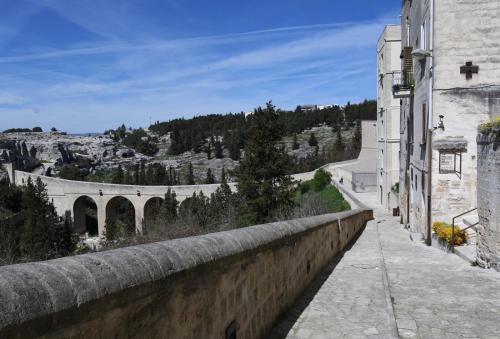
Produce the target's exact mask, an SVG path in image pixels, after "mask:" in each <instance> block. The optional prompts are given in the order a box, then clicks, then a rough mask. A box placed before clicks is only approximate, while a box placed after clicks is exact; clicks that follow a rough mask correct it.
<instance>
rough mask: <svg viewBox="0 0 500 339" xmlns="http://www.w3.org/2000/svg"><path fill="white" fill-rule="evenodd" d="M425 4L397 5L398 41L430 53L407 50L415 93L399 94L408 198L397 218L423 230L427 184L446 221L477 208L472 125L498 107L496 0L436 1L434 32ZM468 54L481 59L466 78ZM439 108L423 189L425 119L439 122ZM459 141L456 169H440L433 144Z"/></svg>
mask: <svg viewBox="0 0 500 339" xmlns="http://www.w3.org/2000/svg"><path fill="white" fill-rule="evenodd" d="M431 4H432V1H430V0H426V1H404V3H403V9H402V26H403V30H402V41H403V46H406V45H407V44H408V42H409V45H410V46H412V47H413V51H414V52H415V51H416V50H419V49H420V50H423V51H427V52H431V51H432V57H430V56H429V57H418V56H414V57H413V77H414V82H415V84H414V85H415V86H414V91H413V96H412V97H410V98H406V99H403V100H402V109H401V119H402V121H404V122H405V123H404V125H403V126H402V136H401V158H400V159H401V167H400V186H401V189H400V190H401V194H400V201H401V203H402V204H403V203H404V201H405V200H407V199H408V200H409V208H407V207H406V206H405V207H404V208H403V214H404V218H403V219H404V220H405V222H408V223H409V225H410V227H411V228H412V229H413V230H414V231H419V232H422V233H425V232H426V224H427V223H426V219H427V218H426V211H427V198H426V197H427V191H428V189H431V191H432V192H431V199H432V216H431V219H432V220H433V221H437V220H442V221H446V222H451V219H452V217H453V216H454V215H457V214H459V213H461V212H464V211H466V210H468V209H470V208H473V207H476V198H475V196H476V195H475V192H476V179H477V176H476V171H477V169H476V157H477V147H476V143H475V138H476V134H477V126H478V125H479V123H480V122H482V121H485V120H487V119H488V118H490V117H492V116H494V115H495V114H498V112H499V111H500V100H499V98H500V87H499V85H500V68H499V67H498V64H499V62H500V45H499V44H498V41H499V38H500V25H498V16H499V15H500V12H499V10H500V3H499V2H498V1H497V0H483V1H479V2H478V1H476V0H461V1H455V0H440V1H434V20H433V24H434V29H433V32H432V33H433V34H432V36H431V23H430V20H431V15H430V14H431V8H430V7H431ZM407 18H408V20H407ZM407 24H408V27H409V30H408V31H409V35H408V31H407V30H406V27H407ZM431 40H433V46H431V45H430V43H431ZM431 59H432V62H433V68H432V69H431V67H430V63H431ZM467 61H472V62H473V64H474V65H478V66H479V74H474V75H473V77H472V79H470V80H467V79H466V76H465V74H460V67H461V66H463V65H465V63H466V62H467ZM429 109H432V117H429V115H428V112H429ZM439 115H443V116H444V126H445V130H444V131H443V130H441V129H437V130H435V131H434V132H433V133H432V139H433V140H432V145H433V150H432V155H431V156H432V184H431V188H428V187H427V186H428V184H427V179H428V168H427V160H428V157H429V156H430V155H429V154H428V153H429V151H428V149H427V140H426V134H427V133H426V132H427V129H428V128H429V126H437V125H438V123H439ZM429 120H431V121H430V122H429ZM412 131H413V133H412ZM457 140H463V141H465V142H466V144H467V146H466V151H465V152H463V153H462V157H461V158H462V167H461V172H460V173H458V174H455V173H450V174H443V173H440V170H439V158H440V149H439V147H440V146H438V145H439V144H443V143H446V144H453V143H456V142H457ZM441 151H442V150H441ZM408 154H409V159H408V157H407V155H408ZM408 160H409V161H408ZM407 209H408V211H407Z"/></svg>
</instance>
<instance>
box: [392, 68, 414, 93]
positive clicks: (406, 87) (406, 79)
mask: <svg viewBox="0 0 500 339" xmlns="http://www.w3.org/2000/svg"><path fill="white" fill-rule="evenodd" d="M413 87H414V81H413V72H412V71H402V72H394V74H393V78H392V91H393V92H394V93H398V92H400V91H412V90H413Z"/></svg>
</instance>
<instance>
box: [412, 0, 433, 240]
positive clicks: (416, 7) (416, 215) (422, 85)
mask: <svg viewBox="0 0 500 339" xmlns="http://www.w3.org/2000/svg"><path fill="white" fill-rule="evenodd" d="M429 23H430V8H429V1H412V2H411V6H409V28H410V30H409V42H410V46H411V47H412V48H413V51H415V50H417V49H421V50H430V29H429V28H430V24H429ZM423 26H424V27H425V30H423V31H424V33H423V34H422V33H421V32H422V30H421V29H422V27H423ZM429 61H430V60H429V58H423V59H422V60H421V61H420V60H417V59H416V58H413V79H414V83H415V88H414V91H413V97H412V98H411V105H412V108H411V115H410V117H409V119H410V124H411V127H410V128H411V129H412V131H413V133H412V135H411V136H410V140H409V152H410V163H409V178H410V182H409V198H410V205H411V209H410V213H409V223H410V226H411V228H412V229H413V230H414V231H417V232H421V233H425V231H426V216H427V213H426V210H427V208H426V206H427V204H426V200H427V187H426V186H427V185H426V182H427V175H428V174H427V156H428V155H427V152H426V146H427V143H426V133H424V131H426V130H427V125H426V124H425V117H427V116H428V114H429V105H430V104H431V103H430V86H431V81H432V78H431V72H430V67H429V64H430V62H429Z"/></svg>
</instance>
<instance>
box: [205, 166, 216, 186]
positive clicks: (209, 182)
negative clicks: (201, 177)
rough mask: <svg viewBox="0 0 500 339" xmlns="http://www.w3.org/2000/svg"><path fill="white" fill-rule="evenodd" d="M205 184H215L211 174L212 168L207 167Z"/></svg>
mask: <svg viewBox="0 0 500 339" xmlns="http://www.w3.org/2000/svg"><path fill="white" fill-rule="evenodd" d="M205 184H207V185H210V184H215V178H214V175H213V174H212V169H210V168H208V169H207V178H206V179H205Z"/></svg>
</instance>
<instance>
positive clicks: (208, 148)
mask: <svg viewBox="0 0 500 339" xmlns="http://www.w3.org/2000/svg"><path fill="white" fill-rule="evenodd" d="M205 152H206V153H207V159H208V160H210V159H212V143H211V142H209V143H208V144H207V146H206V147H205Z"/></svg>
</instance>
